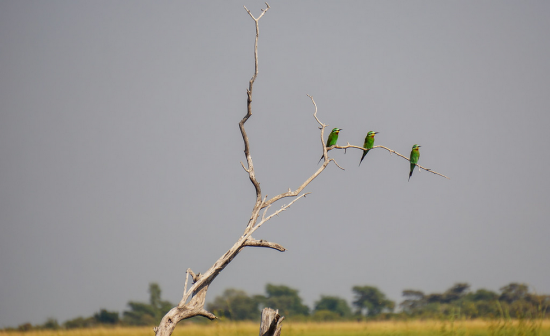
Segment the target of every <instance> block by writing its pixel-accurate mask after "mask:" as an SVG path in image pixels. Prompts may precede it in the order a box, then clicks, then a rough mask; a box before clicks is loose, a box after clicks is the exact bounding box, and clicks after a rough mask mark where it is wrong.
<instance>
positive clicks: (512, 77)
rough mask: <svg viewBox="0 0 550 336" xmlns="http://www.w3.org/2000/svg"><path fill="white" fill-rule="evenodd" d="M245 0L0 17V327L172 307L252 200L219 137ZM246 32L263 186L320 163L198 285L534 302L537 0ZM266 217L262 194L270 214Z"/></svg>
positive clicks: (549, 107) (540, 160) (539, 146)
mask: <svg viewBox="0 0 550 336" xmlns="http://www.w3.org/2000/svg"><path fill="white" fill-rule="evenodd" d="M242 5H246V6H247V7H248V8H249V9H250V10H252V12H253V13H255V14H256V15H258V14H259V13H260V11H259V10H260V8H263V7H264V6H265V5H264V4H263V2H260V1H245V2H242V1H209V2H198V1H197V2H178V1H173V2H172V1H155V2H152V1H151V2H144V1H116V2H111V1H93V2H92V1H47V2H45V1H2V2H0V158H1V159H0V327H4V326H15V325H18V324H20V323H23V322H27V321H29V322H31V323H42V322H44V321H45V320H46V318H48V317H55V318H57V319H59V320H60V321H65V320H67V319H69V318H74V317H77V316H89V315H91V314H92V313H94V312H95V311H98V310H99V309H100V308H106V309H110V310H118V311H122V310H124V309H126V303H127V301H128V300H146V299H147V292H146V291H147V287H148V283H149V282H153V281H156V282H158V283H159V284H160V286H161V288H162V289H163V297H164V298H165V299H168V300H170V301H172V302H177V301H178V300H179V299H180V298H181V293H182V289H183V282H184V275H185V269H187V268H188V267H191V268H192V269H193V270H194V271H196V272H202V271H205V270H206V269H207V268H208V267H210V266H211V265H212V263H213V262H214V261H215V260H216V259H217V258H218V257H219V256H221V255H222V254H223V253H224V252H225V251H226V250H227V249H228V248H229V247H230V246H231V245H232V244H233V243H234V242H235V241H236V240H237V238H238V237H239V235H241V234H242V232H243V230H244V227H245V225H246V221H247V218H248V216H249V214H250V210H251V209H252V206H253V202H254V191H253V188H252V185H251V184H250V182H249V180H248V177H247V175H246V173H245V172H244V171H243V169H242V168H241V165H240V163H239V162H240V161H244V156H243V154H242V151H243V144H242V139H241V138H240V133H239V131H238V126H237V123H238V121H239V120H240V119H241V118H242V117H243V116H244V114H245V107H246V94H245V92H246V88H247V83H248V80H249V79H250V77H251V75H252V73H253V53H252V52H253V42H254V23H253V21H252V20H251V19H250V17H249V16H248V14H247V13H246V12H245V11H244V9H243V8H242ZM270 5H271V7H272V8H271V9H270V11H269V12H268V13H267V14H266V15H265V16H264V18H262V20H261V21H260V42H259V57H260V60H259V61H260V74H259V76H258V79H257V81H256V85H255V91H254V102H253V112H254V115H253V117H252V118H251V119H250V120H249V122H248V123H247V130H248V133H249V136H250V139H251V143H252V147H251V150H252V155H253V159H254V163H255V167H256V173H257V176H258V179H259V181H260V182H261V184H262V188H263V191H264V192H265V193H267V194H268V195H271V196H272V195H275V194H277V193H280V192H283V191H285V190H287V189H288V188H289V187H292V188H295V187H296V186H298V185H299V184H300V183H301V182H302V181H303V180H304V179H306V178H307V177H308V176H309V175H311V174H312V173H313V172H314V170H315V169H317V167H318V166H317V161H318V159H319V157H320V156H321V147H320V143H319V135H318V128H317V127H318V125H317V124H316V122H315V120H314V119H313V117H312V113H313V106H312V104H311V101H310V100H309V98H308V97H307V96H306V94H310V95H312V96H313V97H314V98H315V100H316V102H317V105H318V107H319V115H318V116H319V118H320V119H321V120H322V121H323V122H325V123H327V124H329V128H332V127H339V128H343V131H342V133H341V134H340V141H339V142H340V143H346V142H348V141H349V142H350V143H352V144H356V145H360V144H362V141H363V138H364V136H365V134H366V133H367V131H369V130H375V131H379V132H380V134H378V136H377V139H376V144H379V145H384V146H387V147H390V148H392V149H394V150H396V151H398V152H400V153H402V154H405V155H408V154H409V152H410V148H411V146H412V145H413V144H414V143H418V144H420V145H422V148H421V158H420V162H419V163H420V164H421V165H424V166H426V167H429V168H432V169H434V170H436V171H438V172H441V173H443V174H445V175H447V176H450V177H451V180H446V179H443V178H441V177H439V176H436V175H433V174H430V173H427V172H420V173H419V172H418V171H416V172H415V173H414V175H413V177H412V178H411V181H410V182H407V176H408V163H407V162H406V161H405V160H403V159H401V158H399V157H396V156H395V155H393V156H390V155H389V154H388V153H387V152H386V151H383V150H375V151H373V152H371V153H369V155H368V156H367V157H366V158H365V161H364V162H363V164H362V165H361V167H359V168H358V167H357V164H358V163H359V158H360V152H358V151H352V150H350V151H348V152H347V154H345V155H344V153H343V152H331V155H332V156H333V157H335V158H336V159H337V160H338V163H339V164H340V165H342V166H344V167H345V168H346V171H341V170H340V169H338V168H336V167H335V166H334V165H331V166H330V167H329V168H328V169H327V170H326V171H325V172H324V173H323V174H322V175H321V176H320V177H319V178H318V179H317V180H315V181H314V182H313V183H312V184H311V185H310V187H308V188H307V191H309V192H312V194H311V195H310V196H308V197H307V198H306V199H303V200H300V201H298V203H296V204H295V206H293V207H292V208H291V209H290V210H289V211H287V212H285V213H284V214H282V215H281V216H280V217H279V218H276V219H274V220H273V221H271V222H269V223H267V224H265V226H264V227H262V228H261V229H260V231H259V232H258V233H256V234H255V238H258V239H260V238H261V239H267V240H270V241H274V242H277V243H280V244H282V245H283V246H285V247H286V248H287V249H288V251H287V252H285V253H279V252H276V251H272V250H265V249H252V248H249V249H246V250H244V251H243V252H242V253H241V254H240V255H239V256H238V257H237V258H236V259H235V260H234V261H233V262H232V263H231V264H230V265H229V266H228V268H227V269H226V270H225V271H224V272H222V273H221V275H220V276H219V277H218V279H217V280H216V281H215V282H214V284H213V285H212V286H211V289H210V291H209V296H208V297H209V299H210V300H212V299H213V298H214V296H216V295H218V294H220V293H221V292H222V291H223V290H224V289H225V288H228V287H236V288H241V289H244V290H246V291H247V292H249V293H262V292H263V289H264V286H265V284H266V283H267V282H271V283H276V284H280V283H281V284H287V285H289V286H292V287H294V288H298V289H299V290H300V294H301V295H302V296H303V297H304V299H305V300H306V303H307V304H309V305H311V304H312V303H313V302H314V301H315V300H317V299H318V298H319V297H320V295H321V294H325V295H339V296H342V297H345V298H347V299H348V300H349V299H351V287H352V286H353V285H366V284H370V285H375V286H378V287H379V288H380V289H381V290H382V291H383V292H385V293H386V294H387V295H388V296H389V297H390V298H391V299H393V300H396V301H398V302H399V301H401V300H402V298H401V297H400V294H401V291H402V290H403V289H405V288H414V289H420V290H423V291H426V292H435V291H443V290H445V289H446V288H448V287H450V286H451V285H452V284H453V283H455V282H457V281H464V282H469V283H470V284H472V286H473V289H477V288H480V287H485V288H488V289H491V290H498V288H500V287H501V286H504V285H506V284H508V283H509V282H512V281H518V282H525V283H528V284H530V285H531V286H532V287H534V288H535V289H536V290H537V291H538V292H541V293H549V292H550V281H549V280H548V279H549V278H550V266H549V263H548V255H550V244H548V237H549V235H550V225H549V223H548V217H549V215H550V207H549V206H548V203H549V199H550V179H549V178H548V175H547V169H548V167H549V164H550V158H549V156H548V144H547V143H548V139H547V136H546V135H547V133H548V132H547V129H548V127H549V126H550V116H549V113H548V112H549V111H550V79H549V78H550V62H549V60H550V40H549V39H548V36H547V35H548V32H550V20H548V17H550V2H547V1H522V2H517V1H483V2H480V1H461V2H458V1H454V2H451V1H445V2H441V1H408V2H403V1H383V2H382V1H379V2H364V1H354V2H351V1H349V2H326V1H301V2H294V1H281V0H274V1H273V2H271V3H270ZM283 203H284V202H283Z"/></svg>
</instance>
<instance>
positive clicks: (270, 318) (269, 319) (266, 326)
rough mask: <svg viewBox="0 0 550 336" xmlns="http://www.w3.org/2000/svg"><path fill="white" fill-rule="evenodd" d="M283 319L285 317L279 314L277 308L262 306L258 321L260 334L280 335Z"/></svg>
mask: <svg viewBox="0 0 550 336" xmlns="http://www.w3.org/2000/svg"><path fill="white" fill-rule="evenodd" d="M284 319H285V317H284V316H281V315H279V311H278V310H274V309H271V308H267V307H266V308H264V310H262V322H261V323H260V336H280V335H281V329H282V327H283V320H284Z"/></svg>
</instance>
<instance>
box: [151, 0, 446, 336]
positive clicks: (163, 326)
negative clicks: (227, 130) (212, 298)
mask: <svg viewBox="0 0 550 336" xmlns="http://www.w3.org/2000/svg"><path fill="white" fill-rule="evenodd" d="M265 4H266V6H267V7H266V9H262V13H261V14H260V16H258V18H255V17H254V15H252V13H251V12H250V11H249V10H248V9H247V8H246V7H244V9H245V10H246V11H247V12H248V14H249V15H250V17H251V18H252V19H253V20H254V22H255V24H256V40H255V43H254V61H255V67H254V75H253V76H252V78H251V79H250V82H249V84H248V90H247V112H246V115H245V116H244V117H243V119H242V120H241V121H240V122H239V128H240V130H241V134H242V137H243V142H244V155H245V157H246V165H245V164H243V163H242V162H241V165H242V167H243V169H244V170H245V171H246V172H247V173H248V177H249V178H250V182H252V185H253V186H254V189H255V191H256V201H255V203H254V208H253V209H252V213H251V215H250V219H249V220H248V224H247V226H246V229H245V230H244V233H243V235H242V236H240V237H239V239H238V240H237V242H236V243H235V244H233V246H232V247H231V248H230V249H229V250H228V251H227V252H226V253H225V254H224V255H222V256H221V257H220V258H219V259H218V260H217V261H216V262H215V263H214V265H212V267H210V268H209V269H208V270H207V271H206V272H204V273H202V274H201V273H197V274H195V273H194V272H193V271H192V270H191V269H187V273H186V277H185V285H184V289H183V297H182V299H181V300H180V302H179V303H178V305H177V306H176V307H174V308H172V309H171V310H170V311H169V312H168V313H166V315H165V316H164V317H163V318H162V320H161V322H160V324H159V326H158V327H155V328H154V331H155V334H156V336H169V335H171V334H172V332H173V331H174V329H175V327H176V325H177V323H178V322H179V321H181V320H184V319H188V318H191V317H194V316H204V317H207V318H209V319H211V320H214V319H216V316H215V315H214V314H212V313H211V312H209V311H207V310H206V309H205V307H204V305H205V300H206V292H207V291H208V286H210V284H211V283H212V281H214V279H215V278H216V277H217V276H218V274H220V272H221V271H222V270H223V269H224V268H225V267H226V266H227V265H228V264H229V263H230V262H231V261H232V260H233V258H235V257H236V256H237V254H239V252H240V251H241V250H242V249H243V248H245V247H247V246H252V247H254V246H255V247H268V248H272V249H274V250H277V251H280V252H284V251H285V248H284V247H282V246H281V245H279V244H277V243H274V242H269V241H266V240H263V239H255V238H253V237H252V234H253V233H254V232H256V230H258V229H259V228H260V227H261V226H262V225H263V224H264V223H265V222H267V221H269V220H270V219H271V218H273V217H274V216H276V215H278V214H280V213H281V212H282V211H285V210H286V209H288V208H289V207H290V206H291V205H292V204H294V202H296V201H298V200H299V199H301V198H302V197H305V196H306V195H307V194H309V193H302V191H303V190H304V188H305V187H307V186H308V185H309V184H310V183H311V182H312V181H313V180H314V179H315V178H316V177H317V176H319V174H321V173H322V172H323V171H324V170H325V168H326V167H327V166H328V165H329V164H330V163H331V162H334V164H335V165H336V166H338V167H339V168H340V169H342V170H344V168H342V167H341V166H340V165H338V163H337V162H336V161H335V160H334V159H333V158H329V156H328V151H330V150H332V149H347V148H357V149H360V150H365V149H364V148H363V147H360V146H355V145H350V144H349V143H348V144H347V145H345V146H338V145H334V146H331V147H328V148H327V147H326V146H325V142H324V131H325V128H326V127H327V125H325V124H323V123H322V122H321V121H320V120H319V118H318V117H317V105H316V104H315V101H314V100H313V97H311V96H309V95H308V97H309V98H310V99H311V102H312V103H313V106H314V109H315V111H314V113H313V117H314V118H315V120H316V121H317V123H318V124H319V125H320V127H319V129H320V141H321V147H322V151H323V158H324V161H323V164H322V165H321V166H320V167H319V168H318V169H317V170H316V171H315V172H314V173H313V174H312V175H311V176H310V177H309V178H308V179H306V180H305V181H304V182H303V183H302V184H301V185H300V186H298V187H297V188H296V189H294V190H292V189H291V188H289V189H288V191H286V192H283V193H281V194H279V195H277V196H274V197H272V198H270V199H267V196H264V195H263V194H262V190H261V188H260V183H259V182H258V180H257V178H256V174H255V172H254V164H253V162H252V156H251V154H250V145H249V139H248V135H247V134H246V129H245V123H246V122H247V120H248V119H249V118H250V117H251V116H252V92H253V87H254V81H255V80H256V77H257V76H258V36H259V25H258V23H259V20H260V19H261V18H262V17H263V16H264V14H265V13H266V12H267V11H268V10H269V8H270V7H269V5H268V4H267V2H266V3H265ZM374 148H382V149H385V150H387V151H389V152H390V154H392V153H395V154H397V155H398V156H400V157H402V158H404V159H406V160H409V159H408V158H407V157H405V156H404V155H401V154H399V153H397V152H396V151H394V150H392V149H389V148H387V147H384V146H375V147H374ZM417 166H418V168H419V169H424V170H426V171H429V172H431V173H434V174H437V175H440V176H443V177H446V176H444V175H442V174H439V173H437V172H435V171H432V170H431V169H428V168H424V167H422V166H419V165H417ZM283 198H292V200H291V201H290V202H289V203H288V204H284V205H282V206H281V207H280V208H279V209H278V210H276V211H274V212H272V213H268V211H269V209H270V208H271V206H272V205H273V204H274V203H275V202H277V201H279V200H281V199H283ZM262 210H263V212H262ZM189 277H191V279H192V284H191V286H190V287H189V288H187V287H188V281H189ZM275 308H276V307H275ZM283 319H284V317H281V316H280V315H279V314H278V312H277V311H274V310H272V309H268V308H266V309H264V312H263V313H262V327H261V329H260V336H262V335H264V334H265V335H280V332H281V322H282V320H283Z"/></svg>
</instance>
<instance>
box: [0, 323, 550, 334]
mask: <svg viewBox="0 0 550 336" xmlns="http://www.w3.org/2000/svg"><path fill="white" fill-rule="evenodd" d="M451 323H453V324H451ZM258 330H259V325H258V323H254V322H225V323H224V322H212V323H208V324H197V323H191V322H186V321H184V322H181V323H180V325H179V326H178V328H177V329H176V330H175V331H174V334H173V335H174V336H185V335H193V336H220V335H223V336H243V335H256V334H257V333H258ZM152 334H153V332H152V329H151V327H125V328H119V327H116V328H93V329H70V330H38V331H36V330H35V331H26V332H21V331H0V335H1V336H3V335H10V336H150V335H152ZM282 335H283V336H360V335H365V336H367V335H368V336H401V335H402V336H455V335H456V336H458V335H460V336H513V335H517V336H523V335H524V336H531V335H532V336H550V321H543V322H542V323H541V325H540V327H539V328H538V329H536V330H534V331H531V330H529V329H528V328H527V327H525V326H522V325H520V323H518V322H517V321H513V322H511V323H509V324H507V325H506V326H505V327H504V328H500V329H498V326H496V325H495V324H494V323H493V322H492V321H482V320H457V321H454V322H451V321H447V322H442V321H438V320H425V321H421V320H414V321H368V322H353V321H347V322H323V323H312V322H287V321H285V322H284V323H283V331H282Z"/></svg>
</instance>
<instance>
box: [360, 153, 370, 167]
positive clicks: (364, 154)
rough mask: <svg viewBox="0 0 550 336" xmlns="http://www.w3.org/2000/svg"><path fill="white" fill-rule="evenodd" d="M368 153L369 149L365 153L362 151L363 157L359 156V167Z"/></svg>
mask: <svg viewBox="0 0 550 336" xmlns="http://www.w3.org/2000/svg"><path fill="white" fill-rule="evenodd" d="M369 151H370V149H367V150H366V151H363V156H361V161H359V165H361V162H363V159H364V158H365V156H366V155H367V153H368V152H369Z"/></svg>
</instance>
